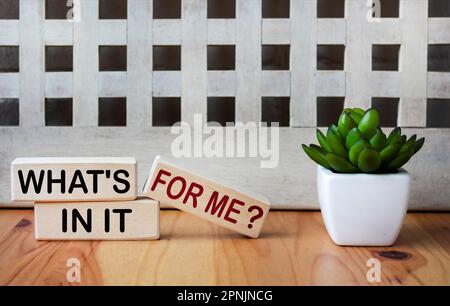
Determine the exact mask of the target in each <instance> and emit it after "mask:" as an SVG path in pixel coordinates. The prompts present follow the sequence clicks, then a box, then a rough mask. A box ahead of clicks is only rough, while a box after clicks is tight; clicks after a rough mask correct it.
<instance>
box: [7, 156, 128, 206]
mask: <svg viewBox="0 0 450 306" xmlns="http://www.w3.org/2000/svg"><path fill="white" fill-rule="evenodd" d="M136 181H137V180H136V160H135V159H134V158H130V157H43V158H16V159H15V160H14V161H13V162H12V163H11V195H12V200H13V201H34V202H61V201H62V202H66V201H114V200H116V201H119V200H134V199H136V196H137V188H136Z"/></svg>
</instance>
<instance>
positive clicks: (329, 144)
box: [302, 108, 425, 173]
mask: <svg viewBox="0 0 450 306" xmlns="http://www.w3.org/2000/svg"><path fill="white" fill-rule="evenodd" d="M379 121H380V119H379V115H378V111H377V110H375V109H373V108H372V109H369V110H367V111H364V110H362V109H360V108H353V109H350V108H346V109H344V111H343V112H342V114H341V116H340V117H339V120H338V123H337V126H336V125H334V124H333V125H331V126H330V127H329V128H328V130H327V133H326V136H325V135H324V133H322V132H321V131H320V130H317V132H316V136H317V140H318V141H319V144H320V146H318V145H315V144H311V145H309V146H306V145H302V147H303V150H304V151H305V153H306V154H307V155H308V156H309V157H310V158H311V159H312V160H313V161H315V162H316V163H317V164H319V165H321V166H323V167H325V168H327V169H330V170H333V171H335V172H339V173H356V172H364V173H374V172H376V173H380V172H390V171H393V170H396V169H399V168H400V167H402V166H403V165H405V164H406V163H407V162H408V161H409V160H410V159H411V157H412V156H413V155H414V154H416V153H417V152H418V151H420V149H421V148H422V147H423V145H424V143H425V138H420V139H417V136H416V135H413V136H412V137H410V138H409V139H408V138H407V137H406V135H402V134H401V133H402V130H401V129H400V128H399V127H397V128H395V129H393V130H392V131H391V133H390V134H389V136H388V137H386V135H385V134H384V133H383V131H382V130H381V129H380V127H379Z"/></svg>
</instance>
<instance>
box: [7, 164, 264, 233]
mask: <svg viewBox="0 0 450 306" xmlns="http://www.w3.org/2000/svg"><path fill="white" fill-rule="evenodd" d="M136 185H137V169H136V160H135V159H134V158H128V157H75V158H68V157H46V158H17V159H15V160H14V161H13V162H12V163H11V194H12V199H13V201H20V202H33V203H34V207H35V236H36V239H38V240H154V239H158V238H159V202H158V201H161V202H163V203H166V204H169V205H171V206H173V207H175V208H178V209H180V210H183V211H186V212H188V213H191V214H193V215H195V216H198V217H200V218H203V219H206V220H208V221H210V222H213V223H216V224H218V225H220V226H223V227H226V228H229V229H231V230H234V231H237V232H239V233H242V234H244V235H246V236H249V237H253V238H257V237H258V235H259V233H260V231H261V228H262V225H263V223H264V221H265V219H266V217H267V214H268V212H269V208H270V205H269V203H268V202H267V201H265V200H264V199H261V198H260V197H255V196H249V195H248V194H246V193H242V192H238V191H236V190H234V189H232V188H230V187H226V186H223V185H221V184H219V183H216V182H214V181H212V180H209V179H206V178H204V177H201V176H199V175H196V174H193V173H191V172H189V171H186V170H183V169H181V168H179V167H176V166H174V165H171V164H169V163H166V162H163V161H162V160H161V159H160V158H159V157H156V159H155V162H154V163H153V166H152V169H151V172H150V175H149V177H148V179H147V182H146V184H145V187H144V193H145V195H146V196H148V197H150V198H152V199H148V198H138V197H137V194H138V193H137V186H136Z"/></svg>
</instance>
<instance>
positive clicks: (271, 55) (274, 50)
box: [262, 45, 290, 70]
mask: <svg viewBox="0 0 450 306" xmlns="http://www.w3.org/2000/svg"><path fill="white" fill-rule="evenodd" d="M289 62H290V45H263V46H262V70H289Z"/></svg>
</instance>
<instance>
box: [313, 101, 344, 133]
mask: <svg viewBox="0 0 450 306" xmlns="http://www.w3.org/2000/svg"><path fill="white" fill-rule="evenodd" d="M344 100H345V97H317V126H320V127H322V126H323V127H325V126H330V125H332V124H336V125H337V123H338V120H339V116H340V115H341V113H342V110H343V109H344Z"/></svg>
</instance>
